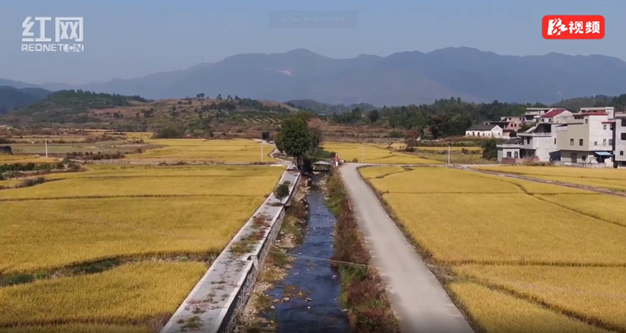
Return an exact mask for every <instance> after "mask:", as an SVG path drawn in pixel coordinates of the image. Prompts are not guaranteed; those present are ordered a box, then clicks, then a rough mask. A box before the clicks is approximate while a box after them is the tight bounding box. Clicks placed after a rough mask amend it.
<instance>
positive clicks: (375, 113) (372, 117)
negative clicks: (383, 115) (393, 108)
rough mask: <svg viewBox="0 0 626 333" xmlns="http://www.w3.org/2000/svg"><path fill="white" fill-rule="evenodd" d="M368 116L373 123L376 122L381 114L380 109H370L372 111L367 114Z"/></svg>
mask: <svg viewBox="0 0 626 333" xmlns="http://www.w3.org/2000/svg"><path fill="white" fill-rule="evenodd" d="M367 117H368V118H369V119H370V121H371V122H372V123H375V122H376V121H377V120H378V118H379V117H380V114H379V113H378V110H372V111H370V113H369V114H368V115H367Z"/></svg>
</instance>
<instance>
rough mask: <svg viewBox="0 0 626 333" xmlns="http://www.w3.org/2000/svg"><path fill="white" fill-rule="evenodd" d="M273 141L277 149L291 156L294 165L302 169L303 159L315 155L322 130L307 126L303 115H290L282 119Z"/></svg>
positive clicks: (320, 140)
mask: <svg viewBox="0 0 626 333" xmlns="http://www.w3.org/2000/svg"><path fill="white" fill-rule="evenodd" d="M275 143H276V148H278V150H280V151H281V152H284V153H285V154H287V155H289V156H291V157H293V158H294V161H295V163H296V166H297V167H298V168H299V169H302V166H303V164H304V162H305V160H309V159H310V158H311V157H312V156H313V155H315V153H316V151H317V149H318V148H319V146H320V144H321V143H322V132H321V131H320V130H319V129H317V128H309V126H308V125H307V123H306V120H305V118H304V117H301V116H292V117H289V118H287V119H285V120H283V122H282V124H281V126H280V132H278V135H276V140H275Z"/></svg>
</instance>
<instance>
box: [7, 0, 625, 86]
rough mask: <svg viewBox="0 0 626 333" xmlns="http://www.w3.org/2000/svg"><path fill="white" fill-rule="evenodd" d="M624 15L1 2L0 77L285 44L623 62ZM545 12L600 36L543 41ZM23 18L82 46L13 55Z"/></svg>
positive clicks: (330, 2)
mask: <svg viewBox="0 0 626 333" xmlns="http://www.w3.org/2000/svg"><path fill="white" fill-rule="evenodd" d="M275 11H293V12H302V13H304V14H305V15H306V14H307V13H320V12H322V13H323V12H336V11H349V12H350V13H352V14H348V20H349V21H350V20H352V18H353V17H355V19H356V22H354V24H351V23H352V22H351V21H350V22H348V23H350V24H348V25H352V26H350V27H308V28H305V27H275V26H273V25H276V24H275V23H276V22H273V21H271V19H270V18H271V17H273V16H272V14H271V13H272V12H275ZM354 13H356V14H354ZM624 13H626V1H624V0H586V1H582V0H553V1H550V0H397V1H396V0H385V1H382V0H380V1H369V0H358V1H345V0H315V1H311V0H309V1H306V2H304V1H294V0H289V1H287V0H266V1H261V0H232V1H207V0H204V1H182V0H178V1H160V0H142V1H129V0H127V1H114V0H98V1H96V0H83V1H76V0H75V1H66V0H54V1H51V0H42V1H28V0H0V78H7V79H13V80H20V81H26V82H30V83H41V82H50V81H52V82H63V83H86V82H89V81H103V80H109V79H112V78H117V77H119V78H131V77H137V76H142V75H145V74H148V73H152V72H157V71H169V70H176V69H183V68H186V67H189V66H191V65H194V64H196V63H199V62H203V61H205V59H206V60H208V61H218V60H221V59H223V58H224V57H227V56H229V55H233V54H238V53H253V52H262V53H274V52H285V51H289V50H291V49H294V48H307V49H309V50H311V51H314V52H316V53H319V54H322V55H326V56H330V57H336V58H347V57H354V56H357V55H359V54H362V53H365V54H376V55H382V56H385V55H389V54H391V53H394V52H398V51H409V50H418V51H422V52H428V51H432V50H435V49H439V48H444V47H449V46H469V47H475V48H478V49H481V50H485V51H493V52H496V53H498V54H508V55H529V54H545V53H549V52H561V53H566V54H583V55H587V54H604V55H610V56H615V57H619V58H621V59H625V60H626V23H624V21H623V16H624ZM548 14H599V15H604V17H605V19H606V36H605V38H604V39H603V40H599V41H581V40H570V41H555V40H551V41H548V40H544V39H543V38H542V36H541V18H542V17H543V16H544V15H548ZM27 16H33V17H35V16H50V17H57V16H70V17H71V16H82V17H84V45H85V51H84V52H83V53H49V52H48V53H41V52H21V51H20V45H21V43H22V41H21V38H22V22H23V21H24V19H25V18H26V17H27ZM331 16H332V15H331ZM49 29H50V28H49ZM33 30H34V31H35V32H38V30H37V28H34V29H33ZM51 33H52V32H48V34H51Z"/></svg>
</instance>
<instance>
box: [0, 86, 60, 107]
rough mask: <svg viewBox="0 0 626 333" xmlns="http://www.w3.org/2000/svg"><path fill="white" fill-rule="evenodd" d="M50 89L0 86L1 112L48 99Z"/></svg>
mask: <svg viewBox="0 0 626 333" xmlns="http://www.w3.org/2000/svg"><path fill="white" fill-rule="evenodd" d="M48 95H50V91H48V90H45V89H41V88H21V89H18V88H15V87H11V86H0V113H4V112H8V111H12V110H15V109H17V108H19V107H21V106H24V105H27V104H30V103H33V102H37V101H40V100H43V99H46V98H47V97H48Z"/></svg>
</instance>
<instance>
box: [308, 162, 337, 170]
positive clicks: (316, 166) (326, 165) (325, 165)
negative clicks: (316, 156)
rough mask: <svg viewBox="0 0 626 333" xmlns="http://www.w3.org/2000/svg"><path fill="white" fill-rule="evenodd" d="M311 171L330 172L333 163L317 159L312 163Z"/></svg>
mask: <svg viewBox="0 0 626 333" xmlns="http://www.w3.org/2000/svg"><path fill="white" fill-rule="evenodd" d="M312 168H313V171H321V172H330V169H332V168H333V164H332V163H330V162H326V161H318V162H315V163H313V164H312Z"/></svg>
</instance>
